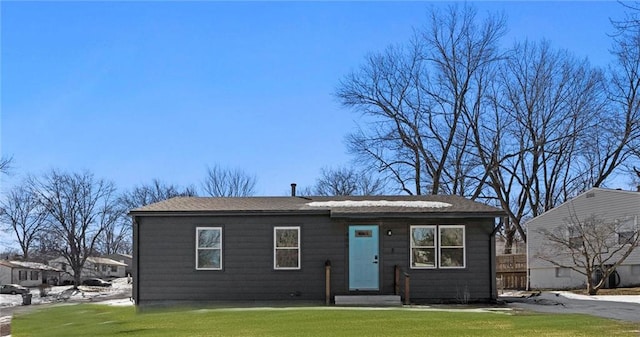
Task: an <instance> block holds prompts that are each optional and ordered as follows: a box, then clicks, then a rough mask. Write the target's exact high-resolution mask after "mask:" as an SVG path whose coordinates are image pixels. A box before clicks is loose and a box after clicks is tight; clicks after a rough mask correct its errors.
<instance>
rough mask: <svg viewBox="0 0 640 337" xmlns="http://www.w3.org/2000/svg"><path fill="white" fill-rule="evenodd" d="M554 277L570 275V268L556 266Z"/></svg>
mask: <svg viewBox="0 0 640 337" xmlns="http://www.w3.org/2000/svg"><path fill="white" fill-rule="evenodd" d="M556 277H571V269H570V268H564V267H556Z"/></svg>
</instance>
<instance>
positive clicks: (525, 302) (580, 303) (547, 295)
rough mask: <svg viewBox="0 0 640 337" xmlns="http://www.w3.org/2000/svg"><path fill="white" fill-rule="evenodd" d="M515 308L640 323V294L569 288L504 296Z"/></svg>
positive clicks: (503, 298)
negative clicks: (593, 293)
mask: <svg viewBox="0 0 640 337" xmlns="http://www.w3.org/2000/svg"><path fill="white" fill-rule="evenodd" d="M500 298H501V299H502V300H504V301H506V302H507V303H508V306H509V307H511V308H515V309H524V310H529V311H537V312H545V313H562V314H571V313H578V314H587V315H592V316H598V317H604V318H611V319H616V320H621V321H626V322H633V323H640V295H633V296H618V295H611V296H586V295H576V294H573V293H569V292H542V293H539V294H536V295H532V296H522V297H516V296H512V297H509V296H501V297H500Z"/></svg>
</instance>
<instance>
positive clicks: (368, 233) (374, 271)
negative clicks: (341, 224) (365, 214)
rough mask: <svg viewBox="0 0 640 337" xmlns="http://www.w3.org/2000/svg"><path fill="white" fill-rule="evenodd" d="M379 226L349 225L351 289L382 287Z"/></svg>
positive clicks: (375, 288)
mask: <svg viewBox="0 0 640 337" xmlns="http://www.w3.org/2000/svg"><path fill="white" fill-rule="evenodd" d="M379 254H380V252H379V249H378V226H349V290H379V289H380V282H379V278H380V269H379V268H380V267H379V266H380V263H379V262H380V261H379V260H380V259H379Z"/></svg>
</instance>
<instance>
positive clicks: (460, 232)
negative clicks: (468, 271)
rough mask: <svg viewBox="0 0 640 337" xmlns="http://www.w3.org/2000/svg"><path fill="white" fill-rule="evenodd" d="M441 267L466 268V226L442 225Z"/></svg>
mask: <svg viewBox="0 0 640 337" xmlns="http://www.w3.org/2000/svg"><path fill="white" fill-rule="evenodd" d="M439 230H440V231H439V233H440V235H439V236H440V254H439V257H440V259H439V261H440V268H464V267H465V254H464V226H459V225H457V226H440V228H439Z"/></svg>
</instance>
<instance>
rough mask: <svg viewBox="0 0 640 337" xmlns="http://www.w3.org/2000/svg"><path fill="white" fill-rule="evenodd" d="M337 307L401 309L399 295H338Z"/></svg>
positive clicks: (336, 298) (336, 297) (336, 299)
mask: <svg viewBox="0 0 640 337" xmlns="http://www.w3.org/2000/svg"><path fill="white" fill-rule="evenodd" d="M335 303H336V305H337V306H367V307H401V306H402V300H401V299H400V296H398V295H336V296H335Z"/></svg>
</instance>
